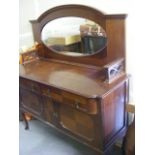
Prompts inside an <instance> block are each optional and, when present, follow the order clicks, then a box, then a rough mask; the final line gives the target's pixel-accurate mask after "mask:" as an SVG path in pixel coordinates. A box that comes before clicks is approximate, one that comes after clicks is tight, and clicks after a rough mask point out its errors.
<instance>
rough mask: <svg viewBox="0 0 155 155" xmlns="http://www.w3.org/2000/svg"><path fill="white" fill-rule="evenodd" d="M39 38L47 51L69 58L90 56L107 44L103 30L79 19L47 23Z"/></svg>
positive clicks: (69, 18)
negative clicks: (69, 56)
mask: <svg viewBox="0 0 155 155" xmlns="http://www.w3.org/2000/svg"><path fill="white" fill-rule="evenodd" d="M41 38H42V41H43V43H44V44H45V45H46V46H47V47H48V48H49V49H51V50H53V51H55V52H57V53H61V54H65V55H71V56H84V55H92V54H95V53H97V52H99V51H100V50H101V49H103V48H105V46H106V44H107V36H106V33H105V31H104V29H103V28H102V27H101V26H99V25H98V24H97V23H95V22H94V21H91V20H88V19H85V18H81V17H62V18H57V19H55V20H52V21H50V22H48V23H47V24H46V25H45V26H44V28H43V30H42V34H41Z"/></svg>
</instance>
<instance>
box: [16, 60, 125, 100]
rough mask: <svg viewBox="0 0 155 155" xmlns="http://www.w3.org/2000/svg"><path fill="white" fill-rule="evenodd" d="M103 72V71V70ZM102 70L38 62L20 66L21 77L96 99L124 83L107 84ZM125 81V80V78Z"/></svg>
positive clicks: (44, 61) (59, 63)
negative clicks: (114, 86)
mask: <svg viewBox="0 0 155 155" xmlns="http://www.w3.org/2000/svg"><path fill="white" fill-rule="evenodd" d="M102 70H103V69H102ZM102 70H101V69H100V68H95V67H94V68H93V67H92V68H91V66H77V65H71V64H65V63H63V62H56V61H54V60H53V61H47V60H36V61H33V62H31V63H27V64H24V65H20V66H19V74H20V77H24V78H26V79H30V80H33V81H37V82H40V83H43V84H46V85H50V86H53V87H56V88H60V89H62V90H66V91H69V92H71V93H75V94H78V95H81V96H85V97H89V98H96V97H101V96H102V95H105V94H106V93H108V91H109V90H110V89H111V88H112V87H113V85H117V84H118V83H120V81H121V82H122V81H123V80H122V78H121V79H120V80H118V81H116V82H115V83H114V84H111V85H109V84H106V83H105V82H104V76H103V73H102ZM123 79H124V80H125V78H124V77H123Z"/></svg>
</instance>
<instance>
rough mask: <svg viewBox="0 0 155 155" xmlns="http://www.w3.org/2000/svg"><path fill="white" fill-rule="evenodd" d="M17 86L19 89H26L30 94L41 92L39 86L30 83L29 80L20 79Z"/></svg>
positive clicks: (35, 83)
mask: <svg viewBox="0 0 155 155" xmlns="http://www.w3.org/2000/svg"><path fill="white" fill-rule="evenodd" d="M19 85H20V87H22V88H24V89H28V90H30V91H32V92H36V93H40V92H41V91H40V86H39V84H38V83H37V82H34V81H31V80H27V79H23V78H20V80H19Z"/></svg>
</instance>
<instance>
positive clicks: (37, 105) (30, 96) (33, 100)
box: [20, 89, 43, 116]
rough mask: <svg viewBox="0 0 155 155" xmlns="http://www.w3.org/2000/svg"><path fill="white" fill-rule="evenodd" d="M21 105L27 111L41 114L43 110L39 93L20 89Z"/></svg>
mask: <svg viewBox="0 0 155 155" xmlns="http://www.w3.org/2000/svg"><path fill="white" fill-rule="evenodd" d="M20 97H21V106H22V107H23V108H25V109H26V110H28V111H29V112H31V113H33V114H35V115H38V116H41V115H42V112H43V103H42V99H41V97H40V96H39V95H37V94H35V93H32V92H31V91H28V90H24V89H20Z"/></svg>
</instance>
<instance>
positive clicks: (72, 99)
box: [62, 92, 97, 114]
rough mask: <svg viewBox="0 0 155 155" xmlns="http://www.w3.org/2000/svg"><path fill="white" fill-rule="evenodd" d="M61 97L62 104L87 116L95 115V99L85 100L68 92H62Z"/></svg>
mask: <svg viewBox="0 0 155 155" xmlns="http://www.w3.org/2000/svg"><path fill="white" fill-rule="evenodd" d="M62 96H63V103H64V104H67V105H69V106H71V107H73V108H76V109H78V110H80V111H83V112H87V113H89V114H96V113H97V101H96V100H95V99H87V98H84V97H82V96H78V95H75V94H71V93H68V92H63V93H62Z"/></svg>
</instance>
